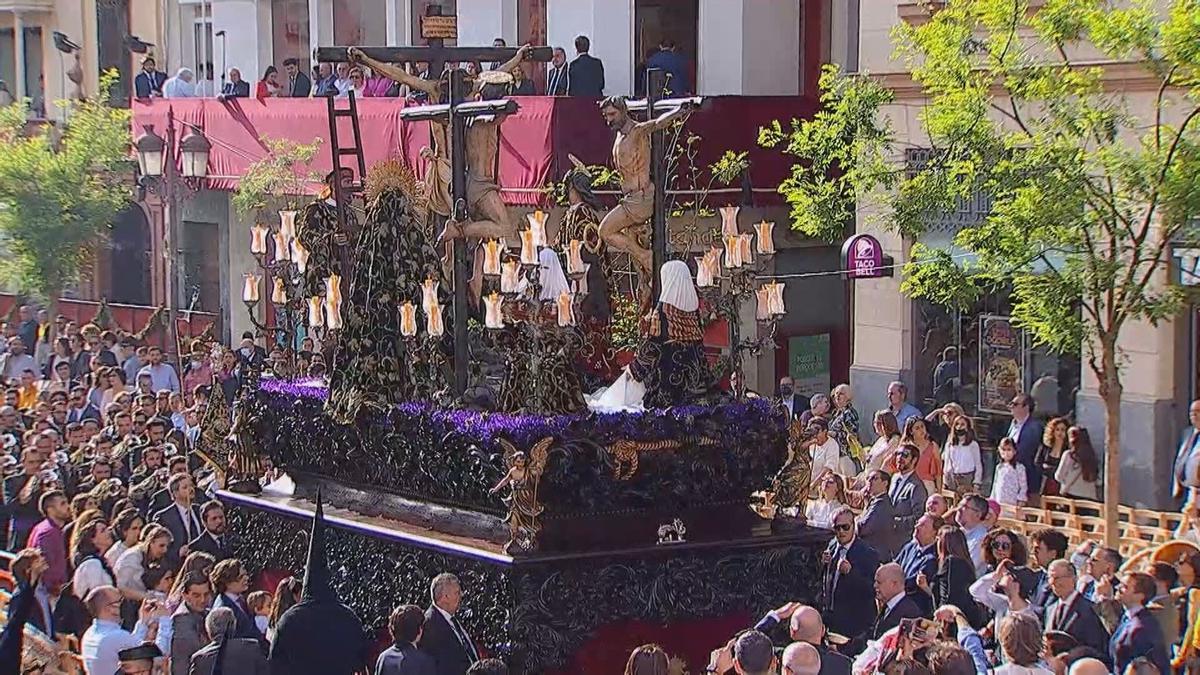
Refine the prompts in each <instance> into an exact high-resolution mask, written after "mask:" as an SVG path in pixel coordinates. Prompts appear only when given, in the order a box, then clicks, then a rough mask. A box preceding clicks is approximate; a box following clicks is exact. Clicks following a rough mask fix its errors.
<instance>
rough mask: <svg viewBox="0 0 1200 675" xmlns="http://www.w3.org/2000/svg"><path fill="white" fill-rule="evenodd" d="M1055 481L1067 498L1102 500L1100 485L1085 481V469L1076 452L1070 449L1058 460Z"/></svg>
mask: <svg viewBox="0 0 1200 675" xmlns="http://www.w3.org/2000/svg"><path fill="white" fill-rule="evenodd" d="M1054 480H1056V481H1058V484H1059V486H1060V487H1059V490H1060V491H1061V492H1062V493H1063V494H1064V495H1066V496H1067V497H1078V498H1080V499H1095V500H1099V499H1100V485H1099V484H1098V483H1097V482H1096V481H1090V482H1089V481H1086V480H1084V479H1083V469H1082V468H1081V467H1080V466H1079V461H1078V460H1076V459H1075V451H1074V450H1070V449H1068V450H1067V451H1066V452H1064V453H1063V454H1062V458H1060V459H1059V460H1058V470H1056V471H1055V472H1054Z"/></svg>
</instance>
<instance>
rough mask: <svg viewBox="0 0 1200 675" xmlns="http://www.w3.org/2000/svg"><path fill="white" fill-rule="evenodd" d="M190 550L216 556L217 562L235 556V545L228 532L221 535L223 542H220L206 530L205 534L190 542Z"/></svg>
mask: <svg viewBox="0 0 1200 675" xmlns="http://www.w3.org/2000/svg"><path fill="white" fill-rule="evenodd" d="M188 551H189V552H195V551H202V552H204V553H207V554H209V555H211V556H212V557H213V558H216V560H217V562H221V561H222V560H225V559H227V558H232V557H233V545H232V542H231V541H230V539H229V533H228V532H226V533H225V534H223V535H222V536H221V543H220V544H218V543H217V540H216V539H215V538H213V536H212V534H210V533H209V532H208V531H207V530H205V531H204V533H203V534H201V535H200V536H198V537H196V538H195V539H193V540H191V541H189V542H188Z"/></svg>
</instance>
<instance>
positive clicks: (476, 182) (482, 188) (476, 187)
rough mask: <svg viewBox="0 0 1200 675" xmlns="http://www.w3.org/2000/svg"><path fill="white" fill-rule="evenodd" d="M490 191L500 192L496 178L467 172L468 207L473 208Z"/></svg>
mask: <svg viewBox="0 0 1200 675" xmlns="http://www.w3.org/2000/svg"><path fill="white" fill-rule="evenodd" d="M490 192H500V186H498V185H496V179H495V178H480V177H479V176H476V175H475V174H473V173H471V172H470V171H468V172H467V208H468V209H473V208H475V205H476V204H478V203H479V202H480V200H482V199H483V198H484V197H486V196H487V195H488V193H490Z"/></svg>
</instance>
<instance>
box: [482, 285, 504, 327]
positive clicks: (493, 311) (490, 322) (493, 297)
mask: <svg viewBox="0 0 1200 675" xmlns="http://www.w3.org/2000/svg"><path fill="white" fill-rule="evenodd" d="M483 308H484V322H483V325H484V327H485V328H504V314H503V312H502V310H503V308H504V296H502V295H500V294H499V293H497V292H495V291H492V292H491V293H489V294H487V295H485V296H483Z"/></svg>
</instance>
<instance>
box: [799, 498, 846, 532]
mask: <svg viewBox="0 0 1200 675" xmlns="http://www.w3.org/2000/svg"><path fill="white" fill-rule="evenodd" d="M843 506H844V505H843V504H842V503H841V502H839V501H838V500H836V499H831V500H825V499H814V500H812V501H810V502H809V503H808V508H807V509H805V512H804V518H805V520H807V521H808V523H807V524H808V526H809V527H824V528H826V529H833V514H835V513H837V512H838V510H840V509H841V508H842V507H843Z"/></svg>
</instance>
